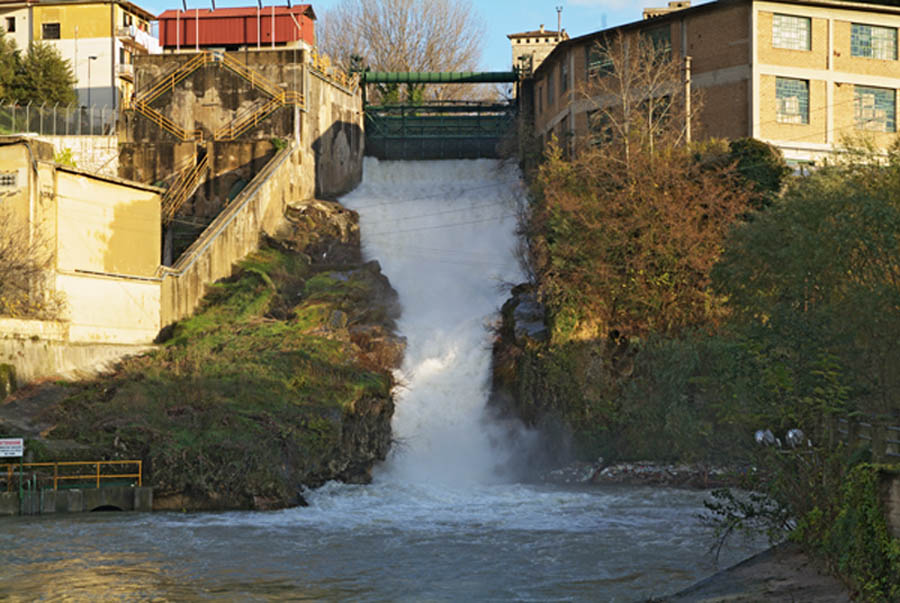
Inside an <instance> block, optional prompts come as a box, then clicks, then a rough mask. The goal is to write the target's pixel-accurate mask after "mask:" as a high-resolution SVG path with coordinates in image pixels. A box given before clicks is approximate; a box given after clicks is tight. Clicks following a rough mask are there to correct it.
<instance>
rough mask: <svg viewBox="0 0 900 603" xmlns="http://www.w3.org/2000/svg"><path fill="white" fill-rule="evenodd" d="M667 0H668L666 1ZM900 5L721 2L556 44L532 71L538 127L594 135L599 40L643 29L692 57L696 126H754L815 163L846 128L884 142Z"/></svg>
mask: <svg viewBox="0 0 900 603" xmlns="http://www.w3.org/2000/svg"><path fill="white" fill-rule="evenodd" d="M672 4H674V3H672ZM898 28H900V6H897V5H895V4H894V3H889V2H887V1H884V2H848V1H844V0H766V1H760V0H717V1H715V2H710V3H708V4H703V5H699V6H694V7H690V6H688V7H686V8H683V9H681V10H675V11H669V12H665V13H662V14H659V15H658V16H656V17H651V18H648V19H645V20H643V21H638V22H635V23H629V24H626V25H622V26H620V27H617V28H612V29H608V30H603V31H599V32H594V33H591V34H588V35H585V36H581V37H578V38H573V39H571V40H566V41H563V42H561V43H560V44H559V45H558V46H556V48H555V49H554V50H553V51H552V52H551V53H550V54H549V55H548V57H547V58H546V59H545V60H544V62H543V63H542V64H541V65H540V66H539V67H538V68H537V69H536V71H535V73H534V86H533V95H534V110H535V130H536V133H537V134H538V135H539V136H543V137H544V139H545V140H546V139H547V138H548V137H549V136H550V135H551V134H554V133H555V134H556V135H557V136H558V137H559V138H560V140H576V139H577V138H578V137H583V136H587V135H589V134H590V124H589V120H588V113H589V112H590V111H591V110H592V109H595V108H596V107H597V106H598V103H599V102H601V100H600V99H597V98H588V97H587V96H586V95H585V94H584V92H583V91H584V90H586V89H587V86H586V85H585V84H586V82H587V81H588V78H589V77H590V74H592V73H593V74H596V73H598V69H600V67H601V66H600V65H598V56H599V55H600V53H599V52H598V50H599V48H600V46H599V44H598V43H599V42H601V41H602V40H603V39H608V36H610V35H611V34H618V32H622V34H623V35H624V36H625V37H626V38H627V37H628V36H634V35H643V36H649V37H651V38H652V39H653V40H659V41H662V42H663V43H665V44H668V45H669V46H670V48H671V55H672V57H673V58H674V59H675V60H676V61H680V62H684V59H685V57H690V58H691V61H690V63H691V69H690V74H691V85H692V86H693V89H694V90H697V89H700V90H702V92H703V97H704V104H703V109H702V110H701V112H700V113H699V116H698V120H697V121H698V125H699V128H698V129H699V132H698V135H699V136H715V137H724V138H738V137H743V136H752V137H754V138H758V139H761V140H764V141H767V142H770V143H772V144H774V145H775V146H777V147H779V148H780V149H781V150H782V151H783V152H784V154H785V157H786V158H787V159H788V160H789V161H790V162H792V163H804V162H810V161H815V160H817V159H819V158H821V157H822V156H823V155H825V154H827V153H828V152H829V151H831V150H832V149H833V148H834V147H835V145H838V144H840V142H841V140H842V138H843V137H844V136H846V135H858V134H866V135H870V136H871V138H872V140H873V141H874V142H875V143H876V144H877V145H879V146H881V147H885V146H887V145H888V144H890V143H891V142H892V141H893V140H894V138H895V135H896V132H897V91H898V89H900V61H898V52H897V31H898Z"/></svg>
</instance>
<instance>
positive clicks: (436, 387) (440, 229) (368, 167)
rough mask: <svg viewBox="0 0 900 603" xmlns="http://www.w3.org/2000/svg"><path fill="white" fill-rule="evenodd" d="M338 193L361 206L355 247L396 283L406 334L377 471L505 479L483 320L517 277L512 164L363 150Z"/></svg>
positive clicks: (435, 478)
mask: <svg viewBox="0 0 900 603" xmlns="http://www.w3.org/2000/svg"><path fill="white" fill-rule="evenodd" d="M364 174H365V175H364V177H363V181H362V183H361V184H360V186H359V187H358V188H357V189H356V190H355V191H353V192H352V193H350V194H349V195H347V196H345V197H344V198H342V199H341V202H342V203H343V204H344V205H345V206H347V207H349V208H351V209H354V210H357V211H358V212H359V214H360V228H361V233H362V240H363V251H364V253H365V255H366V256H367V257H368V258H369V259H377V260H378V261H379V262H380V263H381V267H382V271H383V272H384V273H385V274H386V275H387V276H388V278H389V279H390V281H391V284H392V285H393V287H394V289H396V290H397V292H398V294H399V297H400V303H401V305H402V315H401V317H400V320H399V321H398V330H399V331H400V334H401V335H403V336H405V337H406V338H407V350H406V356H405V360H404V362H403V365H402V367H401V368H400V370H399V371H398V372H397V375H396V377H397V380H398V382H399V383H400V384H401V385H400V386H399V387H398V388H397V390H396V396H395V401H396V410H395V414H394V420H393V431H394V437H395V438H396V440H397V442H398V443H397V445H395V446H394V449H393V451H392V453H391V456H390V458H389V459H388V462H387V463H385V464H384V465H383V466H382V467H380V468H379V471H378V472H377V473H376V481H380V480H389V481H399V482H411V483H442V484H457V485H465V484H485V483H492V482H495V481H498V480H504V479H505V478H507V476H506V475H504V472H503V469H502V468H503V467H504V466H506V464H507V461H508V460H509V456H510V455H511V454H512V450H513V445H512V444H513V443H512V442H510V441H509V438H508V433H507V430H505V429H503V428H501V427H500V426H498V425H496V424H494V423H492V422H491V421H490V420H489V419H488V418H487V417H486V414H485V405H486V403H487V399H488V395H489V387H490V369H491V338H492V331H491V328H490V327H491V325H492V324H493V323H494V322H495V321H496V320H497V316H498V310H499V309H500V307H501V305H502V304H503V302H504V301H505V300H506V298H507V297H508V295H509V286H510V284H515V283H518V282H521V281H522V280H524V276H523V274H522V271H521V268H520V267H519V264H518V262H517V260H516V254H515V250H516V247H517V237H516V226H517V215H518V214H519V212H520V210H521V207H522V204H523V203H524V187H523V184H522V181H521V176H520V173H519V170H518V168H517V167H516V166H515V165H512V164H505V163H502V162H499V161H495V160H486V159H480V160H460V161H402V162H401V161H384V162H380V161H378V160H376V159H371V158H367V159H366V160H365V166H364Z"/></svg>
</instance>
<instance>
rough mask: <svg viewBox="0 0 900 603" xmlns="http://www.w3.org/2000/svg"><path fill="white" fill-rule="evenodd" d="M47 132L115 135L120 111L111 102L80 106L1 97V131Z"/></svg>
mask: <svg viewBox="0 0 900 603" xmlns="http://www.w3.org/2000/svg"><path fill="white" fill-rule="evenodd" d="M23 133H33V134H41V135H44V136H113V135H115V133H116V111H115V110H114V109H113V108H112V107H109V106H107V105H103V106H97V105H95V106H92V107H76V106H65V105H59V104H55V105H47V104H46V103H44V104H41V105H37V104H34V103H26V104H24V105H23V104H19V103H17V102H16V101H14V100H13V101H10V100H4V99H0V134H23Z"/></svg>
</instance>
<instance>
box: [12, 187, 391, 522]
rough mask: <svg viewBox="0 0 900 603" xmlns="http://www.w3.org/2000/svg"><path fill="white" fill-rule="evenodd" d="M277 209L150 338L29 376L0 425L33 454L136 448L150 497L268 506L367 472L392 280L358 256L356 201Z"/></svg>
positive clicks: (171, 504)
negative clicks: (266, 229)
mask: <svg viewBox="0 0 900 603" xmlns="http://www.w3.org/2000/svg"><path fill="white" fill-rule="evenodd" d="M286 217H287V223H286V224H285V227H284V229H283V232H281V233H280V235H279V237H278V239H277V240H274V239H272V240H267V241H265V242H264V243H263V244H262V245H261V247H260V249H259V250H258V251H257V252H255V253H253V254H251V255H250V256H249V257H247V258H246V259H245V260H243V261H242V262H240V263H239V264H238V265H236V266H235V267H234V272H233V275H232V276H231V277H230V278H227V279H223V280H222V281H219V282H217V283H215V284H214V285H212V286H210V287H209V291H208V293H207V296H206V297H205V299H204V302H203V305H202V306H201V307H200V308H199V309H198V311H197V312H196V313H195V314H194V315H193V316H191V317H189V318H187V319H185V320H183V321H180V322H179V323H177V324H176V325H173V326H172V327H171V328H167V329H165V330H164V332H163V333H161V334H160V341H159V343H160V345H159V346H158V347H157V348H156V349H155V350H154V351H152V352H150V353H148V354H146V355H143V356H139V357H133V358H128V359H125V360H123V361H122V362H121V363H120V364H119V365H118V366H117V367H116V368H115V369H114V370H113V371H112V372H110V373H108V374H104V375H101V376H98V377H95V378H90V379H85V380H82V381H80V382H76V383H68V384H46V385H44V386H41V387H35V388H25V389H24V390H23V391H21V392H20V393H18V394H16V395H15V396H14V397H13V398H12V399H10V400H7V401H5V402H4V403H3V405H2V407H0V410H2V412H0V432H4V433H10V434H15V435H19V436H22V437H25V438H26V451H27V454H28V455H29V457H30V458H29V459H28V460H30V461H63V460H84V459H102V460H115V459H129V460H130V459H140V460H142V461H143V467H144V484H145V485H147V486H151V487H152V488H153V489H154V504H153V508H154V510H178V511H181V510H219V509H276V508H283V507H289V506H295V505H302V504H304V503H305V501H304V498H303V495H302V489H303V488H314V487H317V486H320V485H322V484H324V483H325V482H328V481H331V480H338V481H343V482H351V483H365V482H367V481H369V480H370V479H371V478H370V471H371V468H372V466H373V465H374V464H375V463H376V462H377V461H380V460H384V458H385V457H386V455H387V452H388V450H389V448H390V444H391V425H390V423H391V417H392V415H393V410H394V405H393V398H392V394H391V389H392V387H393V385H394V383H393V378H392V375H391V370H392V369H394V368H395V367H396V366H397V365H398V363H399V362H400V359H401V358H402V355H403V347H404V343H403V340H402V338H400V337H398V336H396V335H395V333H394V320H395V319H396V317H397V314H398V305H397V300H396V293H395V292H394V291H393V289H392V288H391V286H390V283H389V282H388V280H387V279H386V278H385V277H384V275H382V274H381V270H380V266H379V265H378V263H377V262H367V263H364V262H363V261H362V259H361V255H360V248H359V228H358V222H357V219H358V217H357V215H356V214H355V212H350V211H348V210H346V209H345V208H343V207H341V206H340V205H338V204H335V203H328V202H322V201H308V202H304V203H297V204H295V205H292V206H291V207H289V208H288V212H287V216H286Z"/></svg>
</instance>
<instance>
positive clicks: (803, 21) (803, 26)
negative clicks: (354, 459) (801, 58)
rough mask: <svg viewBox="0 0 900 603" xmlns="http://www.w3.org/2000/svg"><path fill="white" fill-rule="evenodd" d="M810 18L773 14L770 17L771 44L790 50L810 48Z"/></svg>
mask: <svg viewBox="0 0 900 603" xmlns="http://www.w3.org/2000/svg"><path fill="white" fill-rule="evenodd" d="M811 31H812V20H811V19H810V18H809V17H792V16H791V15H774V16H773V17H772V46H774V47H775V48H789V49H791V50H810V49H811V48H812V44H811V40H810V39H811V36H810V32H811Z"/></svg>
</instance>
